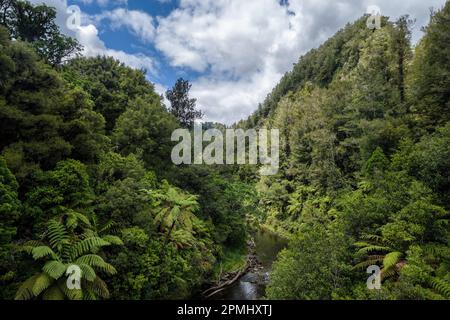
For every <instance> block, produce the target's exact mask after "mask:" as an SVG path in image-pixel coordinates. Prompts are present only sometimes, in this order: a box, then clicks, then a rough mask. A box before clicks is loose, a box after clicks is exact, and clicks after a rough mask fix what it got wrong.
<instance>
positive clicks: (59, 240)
mask: <svg viewBox="0 0 450 320" xmlns="http://www.w3.org/2000/svg"><path fill="white" fill-rule="evenodd" d="M47 237H48V239H49V241H50V245H51V247H52V248H57V249H58V251H62V249H63V246H64V244H67V243H68V241H69V236H68V234H67V231H66V228H65V227H64V225H62V224H61V223H60V222H58V221H56V220H50V221H49V223H48V233H47Z"/></svg>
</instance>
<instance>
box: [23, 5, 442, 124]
mask: <svg viewBox="0 0 450 320" xmlns="http://www.w3.org/2000/svg"><path fill="white" fill-rule="evenodd" d="M31 2H34V3H42V2H45V3H47V4H48V5H51V6H54V7H56V8H57V12H58V23H59V25H60V27H61V30H62V31H63V32H64V33H66V34H68V35H70V36H73V37H76V38H77V39H78V40H79V42H80V43H81V44H82V45H83V46H84V48H85V50H84V54H85V55H86V56H95V55H99V54H100V55H109V56H113V57H115V58H116V59H118V60H120V61H122V62H123V63H125V64H127V65H129V66H131V67H134V68H145V69H146V70H147V77H148V79H149V81H151V82H153V83H154V84H155V88H156V90H157V91H158V92H160V93H163V92H164V91H165V90H166V89H167V88H168V87H171V86H172V85H173V84H174V83H175V81H176V79H177V78H179V77H183V78H185V79H188V80H190V81H191V83H192V84H193V87H192V92H191V94H192V96H193V97H195V98H197V99H198V105H199V107H200V108H201V109H202V110H203V111H204V113H205V114H206V118H205V120H207V121H219V122H223V123H227V124H231V123H233V122H235V121H238V120H240V119H242V118H246V117H247V116H248V115H250V114H251V113H252V112H253V111H254V110H255V109H256V108H257V106H258V103H260V102H262V101H263V100H264V98H265V96H266V95H267V94H268V93H269V92H270V91H271V89H272V88H273V87H274V86H275V85H276V83H277V82H278V81H279V80H280V78H281V77H282V75H283V74H284V73H285V72H287V71H289V70H290V69H291V68H292V64H293V63H295V62H296V61H297V60H298V58H299V57H300V56H301V55H302V54H304V53H306V52H307V51H308V50H310V49H312V48H314V47H317V46H318V45H320V44H321V43H322V42H323V41H325V40H326V39H327V38H329V37H330V36H332V35H333V34H334V33H335V32H337V31H338V30H339V29H340V28H342V27H343V26H345V24H346V23H348V22H352V21H354V20H356V19H357V18H359V17H360V16H362V15H363V14H365V13H366V11H367V8H368V7H369V6H371V5H376V6H378V7H379V8H380V10H381V12H382V14H383V15H386V16H390V17H391V19H395V18H396V17H398V16H399V15H401V14H410V15H411V17H413V18H415V19H416V20H417V22H416V25H415V28H414V41H417V40H418V39H419V38H420V36H421V34H422V33H421V31H420V27H421V26H423V25H425V24H426V23H427V22H428V18H429V8H430V7H434V8H441V7H442V6H443V5H444V3H445V0H426V1H423V0H334V1H329V0H31ZM70 5H77V6H79V8H80V9H81V12H82V20H81V25H80V26H79V27H77V29H76V30H73V29H68V28H67V27H66V21H67V19H68V17H69V14H68V13H67V7H68V6H70Z"/></svg>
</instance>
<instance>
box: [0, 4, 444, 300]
mask: <svg viewBox="0 0 450 320" xmlns="http://www.w3.org/2000/svg"><path fill="white" fill-rule="evenodd" d="M54 19H55V11H54V9H53V8H50V7H47V6H45V5H39V6H33V5H31V4H29V3H27V2H24V1H17V0H8V1H1V0H0V137H1V139H0V283H1V287H0V298H1V299H25V300H29V299H49V300H59V299H87V300H94V299H117V300H120V299H133V300H139V299H182V298H191V297H194V296H197V295H198V293H199V292H200V291H201V290H202V289H204V288H205V285H206V286H207V285H208V284H211V283H214V282H215V281H216V280H217V279H218V278H220V276H221V275H222V274H223V273H226V272H229V271H233V270H234V269H236V266H238V268H239V267H240V262H242V260H243V259H245V258H244V257H245V254H246V252H245V251H246V246H247V240H248V239H249V237H250V236H251V234H252V231H253V230H255V229H257V228H264V229H266V230H270V231H271V232H274V233H276V234H279V235H281V236H283V237H286V238H288V239H289V246H288V248H287V249H286V250H283V251H282V252H281V253H280V255H279V256H278V259H277V261H276V262H275V265H274V269H273V272H272V273H271V276H270V282H269V286H268V288H267V292H266V296H267V298H270V299H449V298H450V260H449V259H450V247H449V240H450V238H449V236H450V233H449V232H450V229H449V209H450V191H449V190H450V179H449V169H450V111H449V110H450V102H449V101H450V94H449V90H450V83H449V81H450V80H449V79H450V52H449V50H450V49H449V47H448V43H450V39H449V37H450V3H449V2H447V4H446V5H445V7H443V8H442V9H441V10H439V11H436V12H434V13H433V14H432V16H431V19H430V23H429V25H428V26H427V27H426V28H424V36H423V38H422V39H421V41H420V42H419V43H418V44H417V45H416V46H414V47H413V46H412V45H411V34H410V28H411V26H412V23H413V22H412V21H411V20H410V19H409V18H408V17H407V16H404V17H402V18H400V19H398V20H397V21H395V22H392V21H390V20H389V19H388V18H386V17H384V18H383V20H382V28H381V29H379V30H370V29H368V28H367V26H366V19H367V17H362V18H361V19H359V20H357V21H356V22H354V23H352V24H348V25H347V26H345V28H343V29H342V30H340V31H339V32H338V33H337V34H336V35H334V36H333V37H332V38H330V39H329V40H328V41H326V42H325V43H324V44H323V45H322V46H320V47H319V48H317V49H313V50H311V51H310V52H309V53H307V54H306V55H304V56H303V57H301V58H300V60H299V62H298V63H297V64H296V65H295V66H294V68H293V70H292V71H290V72H288V73H287V74H286V75H285V76H284V77H283V78H282V80H281V81H280V83H279V84H278V85H277V86H276V87H275V88H274V90H273V91H272V93H271V94H269V95H268V97H267V99H266V100H265V101H264V103H263V104H262V105H261V106H260V107H259V109H258V110H257V111H256V112H255V113H254V114H253V115H252V116H251V117H249V119H247V120H243V121H241V122H240V123H238V124H237V125H236V126H237V127H242V128H253V127H265V128H276V129H279V130H280V134H281V150H280V155H281V159H280V160H281V161H280V170H279V172H278V174H276V175H274V176H264V177H263V176H260V175H259V174H258V170H257V169H258V168H257V167H254V166H249V165H241V166H234V165H233V166H204V165H192V166H175V165H173V164H172V163H171V161H170V153H171V150H172V147H173V142H172V141H171V134H172V132H173V131H174V130H175V129H177V128H180V127H185V128H192V125H193V123H194V121H195V120H196V119H198V118H201V116H202V113H201V111H198V110H197V109H196V107H195V98H193V97H190V96H189V89H190V84H189V82H187V81H185V80H183V79H180V80H179V81H178V82H177V83H176V84H175V86H174V88H173V89H171V90H169V91H168V92H167V94H166V96H167V98H168V99H169V101H170V102H171V107H170V108H167V107H166V106H165V105H164V104H163V102H162V97H161V96H160V95H158V94H157V93H156V92H155V88H154V85H153V84H152V83H150V82H149V81H148V80H147V78H146V75H145V73H144V72H143V71H140V70H135V69H132V68H129V67H127V66H125V65H124V64H122V63H120V62H118V61H116V60H115V59H113V58H110V57H104V56H98V57H93V58H87V57H81V56H79V55H78V53H79V50H80V47H79V45H78V43H77V42H76V41H75V40H73V39H71V38H68V37H66V36H64V35H63V34H61V32H60V31H59V29H58V27H57V26H56V23H55V21H54ZM205 128H206V129H208V128H217V129H220V130H223V129H224V128H225V127H224V126H223V125H220V124H213V123H207V124H206V125H205ZM72 265H77V266H79V267H80V269H81V270H82V278H81V284H80V288H78V289H75V290H69V289H68V288H67V285H66V280H67V278H68V274H67V270H68V268H69V267H70V266H72ZM370 265H378V266H380V267H381V270H382V271H381V272H382V282H383V285H382V289H381V290H371V291H369V290H367V288H366V279H367V274H366V272H365V271H366V268H367V267H368V266H370Z"/></svg>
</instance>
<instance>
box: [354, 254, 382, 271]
mask: <svg viewBox="0 0 450 320" xmlns="http://www.w3.org/2000/svg"><path fill="white" fill-rule="evenodd" d="M382 261H383V256H380V258H373V259H367V260H364V261H362V262H360V263H358V264H356V265H354V266H353V269H366V268H367V267H369V266H373V265H377V264H380V263H381V262H382Z"/></svg>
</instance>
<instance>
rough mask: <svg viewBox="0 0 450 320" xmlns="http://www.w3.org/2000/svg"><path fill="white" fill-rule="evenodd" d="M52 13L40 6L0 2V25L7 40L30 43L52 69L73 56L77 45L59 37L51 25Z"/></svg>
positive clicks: (56, 27) (54, 11)
mask: <svg viewBox="0 0 450 320" xmlns="http://www.w3.org/2000/svg"><path fill="white" fill-rule="evenodd" d="M55 18H56V10H55V9H54V8H52V7H48V6H46V5H44V4H42V5H37V6H34V5H32V4H31V3H30V2H28V1H19V0H0V25H3V26H5V27H6V28H7V29H8V30H9V32H10V33H11V37H13V38H14V39H18V40H23V41H27V42H30V43H32V44H33V45H34V47H35V48H36V50H37V52H38V53H39V55H40V56H41V57H42V58H44V59H45V60H46V61H47V62H49V63H50V64H52V65H59V64H61V63H62V62H64V61H65V60H66V59H67V58H69V57H71V56H74V55H77V54H78V53H79V52H80V50H81V46H80V44H79V43H78V42H77V41H76V40H75V39H73V38H70V37H67V36H65V35H63V34H61V32H60V30H59V27H58V25H57V24H56V22H55Z"/></svg>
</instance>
